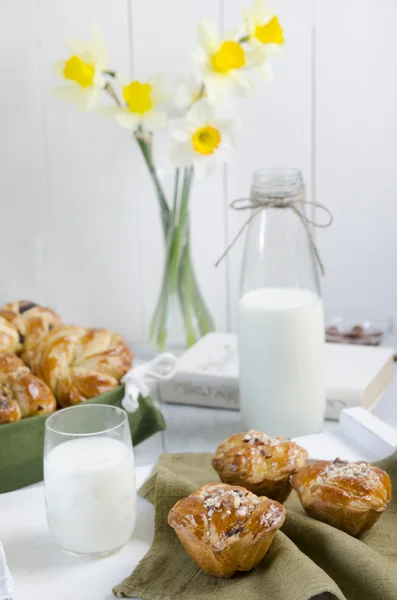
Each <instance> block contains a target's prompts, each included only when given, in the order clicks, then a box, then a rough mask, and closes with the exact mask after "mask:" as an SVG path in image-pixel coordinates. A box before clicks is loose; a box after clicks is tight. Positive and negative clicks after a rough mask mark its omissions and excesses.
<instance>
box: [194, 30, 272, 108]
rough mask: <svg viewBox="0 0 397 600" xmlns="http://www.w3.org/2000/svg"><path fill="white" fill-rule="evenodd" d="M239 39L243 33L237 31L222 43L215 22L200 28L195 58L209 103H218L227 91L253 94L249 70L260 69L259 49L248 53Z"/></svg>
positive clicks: (252, 49) (250, 50)
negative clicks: (252, 68) (258, 66)
mask: <svg viewBox="0 0 397 600" xmlns="http://www.w3.org/2000/svg"><path fill="white" fill-rule="evenodd" d="M240 37H241V31H235V32H234V33H232V34H230V35H229V36H227V37H226V38H224V39H223V40H220V39H219V37H218V33H217V29H216V25H215V23H214V22H213V21H203V22H202V23H200V25H199V28H198V43H199V45H198V48H197V50H196V51H195V53H194V55H193V58H194V61H195V63H196V65H197V67H198V69H199V71H200V72H201V77H202V80H203V81H204V83H205V88H206V91H207V94H208V99H209V100H210V102H214V101H216V100H217V99H218V98H219V96H220V94H221V93H222V92H224V91H230V92H233V93H235V94H238V95H244V94H249V93H251V92H252V90H253V84H252V81H251V79H250V78H249V76H248V75H247V69H249V68H251V67H253V66H257V65H259V62H260V61H261V60H262V57H261V55H260V53H258V50H257V49H256V48H253V47H250V48H248V49H245V48H244V47H243V45H242V44H240V43H239V39H240Z"/></svg>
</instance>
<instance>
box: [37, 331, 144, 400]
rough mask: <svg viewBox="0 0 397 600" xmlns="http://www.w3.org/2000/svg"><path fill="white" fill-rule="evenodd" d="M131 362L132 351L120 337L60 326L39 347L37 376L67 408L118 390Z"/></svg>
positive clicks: (108, 332) (108, 333)
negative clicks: (115, 389) (116, 388)
mask: <svg viewBox="0 0 397 600" xmlns="http://www.w3.org/2000/svg"><path fill="white" fill-rule="evenodd" d="M132 362H133V356H132V353H131V351H130V350H129V348H128V346H127V344H126V343H125V341H124V340H123V338H122V337H121V336H120V335H118V334H117V333H111V332H110V331H108V330H107V329H86V328H84V327H77V326H74V325H61V326H60V327H56V328H55V329H53V330H52V331H50V332H49V333H48V334H47V335H46V336H45V337H44V338H43V339H42V340H41V342H40V344H39V347H38V359H37V367H38V368H37V374H38V376H39V377H40V378H41V379H43V381H45V382H46V383H47V384H48V385H49V387H50V388H51V390H52V391H53V393H54V394H55V397H56V398H57V400H58V404H59V405H60V406H62V407H66V406H71V405H73V404H78V403H79V402H84V401H85V400H87V399H88V398H93V397H94V396H98V395H100V394H103V393H104V392H107V391H108V390H111V389H113V388H115V387H117V386H118V385H119V382H120V379H121V378H122V376H123V375H125V373H126V372H127V371H128V370H129V369H130V368H131V366H132Z"/></svg>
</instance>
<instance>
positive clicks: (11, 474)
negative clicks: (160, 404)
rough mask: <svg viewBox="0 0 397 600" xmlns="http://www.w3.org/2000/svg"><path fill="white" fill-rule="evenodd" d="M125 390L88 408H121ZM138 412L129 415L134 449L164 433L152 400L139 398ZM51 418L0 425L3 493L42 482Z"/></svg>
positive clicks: (98, 399) (0, 488) (104, 396)
mask: <svg viewBox="0 0 397 600" xmlns="http://www.w3.org/2000/svg"><path fill="white" fill-rule="evenodd" d="M123 397H124V386H119V387H118V388H116V389H114V390H110V391H109V392H105V393H104V394H101V395H100V396H96V397H95V398H92V399H91V400H87V404H110V405H112V406H118V407H119V408H120V407H121V401H122V399H123ZM138 401H139V408H138V409H137V410H136V411H135V412H134V413H129V415H128V421H129V424H130V429H131V436H132V441H133V443H134V446H137V445H138V444H140V443H141V442H143V441H144V440H146V439H147V438H148V437H150V436H151V435H154V434H155V433H157V432H158V431H161V430H163V429H165V422H164V418H163V415H162V413H161V412H160V411H159V410H158V408H156V407H155V406H154V405H153V402H152V401H151V399H150V398H142V396H140V397H139V400H138ZM48 416H49V415H39V416H37V417H29V418H27V419H22V420H21V421H17V422H16V423H7V424H5V425H0V493H3V492H11V491H12V490H16V489H18V488H21V487H24V486H26V485H30V484H32V483H36V482H37V481H41V480H42V479H43V450H44V432H45V421H46V419H47V418H48Z"/></svg>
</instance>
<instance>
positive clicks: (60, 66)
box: [52, 60, 65, 79]
mask: <svg viewBox="0 0 397 600" xmlns="http://www.w3.org/2000/svg"><path fill="white" fill-rule="evenodd" d="M64 68H65V61H64V60H57V61H56V62H55V63H54V64H53V65H52V72H53V74H54V75H55V76H56V77H61V78H62V79H63V78H64V75H63V70H64Z"/></svg>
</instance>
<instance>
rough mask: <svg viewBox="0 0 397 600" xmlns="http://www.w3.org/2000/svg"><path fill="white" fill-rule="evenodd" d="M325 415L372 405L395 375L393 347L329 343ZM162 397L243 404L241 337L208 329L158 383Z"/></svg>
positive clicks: (216, 404)
mask: <svg viewBox="0 0 397 600" xmlns="http://www.w3.org/2000/svg"><path fill="white" fill-rule="evenodd" d="M325 347H326V351H325V356H326V389H327V412H326V418H327V419H338V417H339V413H340V411H341V410H342V409H343V408H349V407H352V406H365V407H367V408H368V407H369V406H371V405H372V404H373V403H374V402H375V401H376V400H377V399H378V398H379V397H380V395H381V394H382V393H383V392H384V390H385V389H386V388H387V386H388V385H389V384H390V383H391V381H392V379H393V357H394V349H391V348H379V347H376V348H375V347H369V346H353V345H348V344H325ZM158 391H159V397H160V400H161V401H163V402H168V403H174V404H191V405H196V406H209V407H214V408H228V409H234V410H238V408H239V386H238V356H237V338H236V336H235V335H234V334H222V333H209V334H208V335H206V336H205V337H203V338H202V339H201V340H200V341H199V342H198V343H197V344H195V345H194V346H192V347H191V348H190V349H189V350H188V351H187V352H185V353H184V354H183V355H182V356H181V357H180V358H179V359H178V363H177V373H176V375H175V377H174V379H172V380H171V381H167V382H161V383H159V386H158Z"/></svg>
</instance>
